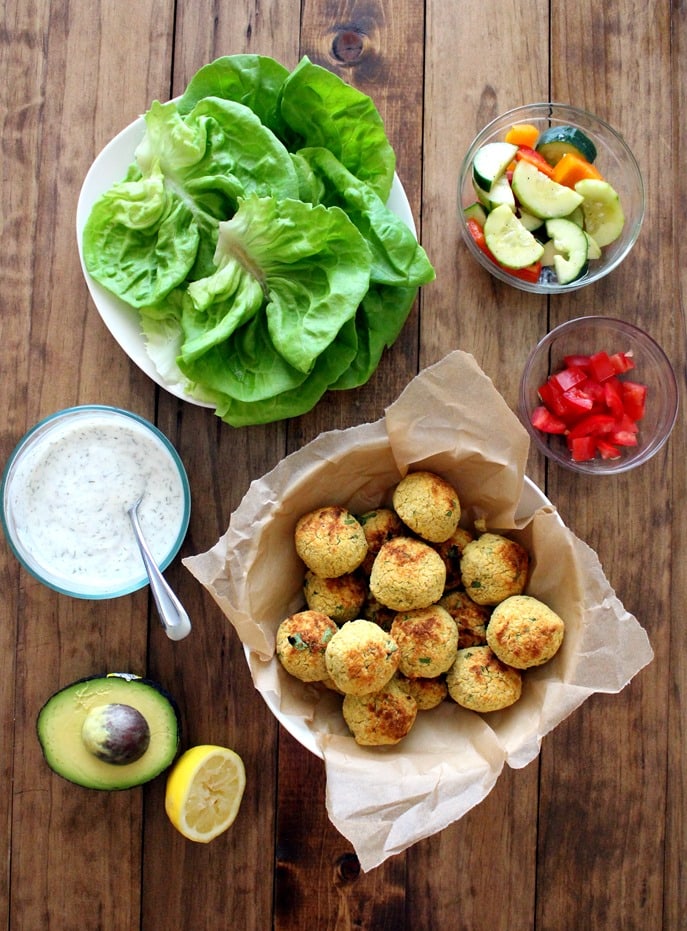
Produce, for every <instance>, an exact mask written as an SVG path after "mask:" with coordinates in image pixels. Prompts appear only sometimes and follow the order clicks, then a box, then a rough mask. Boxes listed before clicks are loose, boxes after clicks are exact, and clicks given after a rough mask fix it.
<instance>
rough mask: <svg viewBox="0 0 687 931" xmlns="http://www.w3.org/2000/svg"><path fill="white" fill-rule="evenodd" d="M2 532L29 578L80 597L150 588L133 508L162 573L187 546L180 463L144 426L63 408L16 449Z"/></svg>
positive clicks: (126, 415) (88, 408)
mask: <svg viewBox="0 0 687 931" xmlns="http://www.w3.org/2000/svg"><path fill="white" fill-rule="evenodd" d="M1 488H2V526H3V530H4V532H5V536H6V537H7V540H8V542H9V544H10V546H11V548H12V550H13V552H14V554H15V556H16V557H17V559H18V560H19V562H20V563H21V564H22V565H23V566H24V568H25V569H26V570H28V572H30V573H31V575H33V576H34V577H35V578H37V579H39V580H40V581H41V582H43V583H44V584H45V585H47V586H48V587H49V588H52V589H54V590H55V591H58V592H61V593H62V594H66V595H71V596H73V597H76V598H89V599H102V598H116V597H119V596H121V595H126V594H129V593H130V592H133V591H136V590H137V589H139V588H143V587H144V586H145V585H147V584H148V577H147V575H146V571H145V567H144V565H143V561H142V559H141V556H140V553H139V551H138V548H137V544H136V541H135V538H134V534H133V532H132V528H131V524H130V521H129V517H128V515H127V513H126V510H127V508H128V507H129V506H130V505H132V504H133V503H134V502H135V501H136V500H137V498H138V497H139V496H141V495H142V500H141V504H140V507H139V510H138V516H139V520H140V523H141V528H142V530H143V535H144V537H145V538H146V541H147V543H148V545H149V547H150V549H151V551H152V554H153V556H154V558H155V560H156V562H157V563H158V565H159V566H160V568H161V569H165V568H166V567H167V566H168V565H169V564H170V563H171V561H172V559H174V557H175V556H176V554H177V553H178V551H179V548H180V547H181V544H182V542H183V539H184V537H185V535H186V531H187V529H188V524H189V518H190V509H191V496H190V491H189V484H188V478H187V475H186V471H185V469H184V466H183V463H182V461H181V459H180V458H179V455H178V453H177V451H176V450H175V449H174V447H173V446H172V444H171V443H170V441H169V440H168V439H167V437H166V436H164V434H163V433H161V432H160V431H159V430H158V429H157V427H154V426H153V425H152V424H151V423H149V422H148V421H147V420H144V419H143V418H142V417H139V416H138V415H137V414H132V413H130V412H129V411H125V410H121V409H120V408H116V407H107V406H103V405H95V404H94V405H82V406H80V407H72V408H68V409H66V410H62V411H58V412H57V413H55V414H52V415H51V416H49V417H47V418H45V419H44V420H42V421H40V422H39V423H38V424H36V425H35V426H34V427H33V428H32V429H31V430H29V432H28V433H27V434H26V435H25V436H24V437H23V439H22V440H21V441H20V442H19V443H18V445H17V446H16V448H15V449H14V452H13V453H12V455H11V456H10V458H9V459H8V461H7V464H6V466H5V469H4V472H3V477H2V486H1Z"/></svg>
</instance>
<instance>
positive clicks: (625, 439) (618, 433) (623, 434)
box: [608, 430, 639, 446]
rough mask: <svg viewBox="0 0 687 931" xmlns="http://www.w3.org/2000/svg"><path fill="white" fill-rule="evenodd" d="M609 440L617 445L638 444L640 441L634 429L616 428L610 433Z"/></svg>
mask: <svg viewBox="0 0 687 931" xmlns="http://www.w3.org/2000/svg"><path fill="white" fill-rule="evenodd" d="M608 441H609V442H610V443H614V444H615V445H616V446H636V445H637V444H638V442H639V440H638V439H637V434H636V432H634V431H633V430H614V431H613V432H612V433H609V434H608Z"/></svg>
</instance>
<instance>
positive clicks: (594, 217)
mask: <svg viewBox="0 0 687 931" xmlns="http://www.w3.org/2000/svg"><path fill="white" fill-rule="evenodd" d="M575 191H576V193H578V194H581V195H582V212H583V213H584V228H585V230H586V231H587V232H588V233H589V235H590V236H592V237H593V238H594V239H595V240H596V243H597V245H598V246H600V247H603V246H607V245H609V243H612V242H613V241H614V240H616V239H617V238H618V236H620V234H621V233H622V231H623V226H624V225H625V214H624V212H623V207H622V204H621V203H620V197H618V193H617V192H616V191H615V189H614V188H612V187H611V185H610V184H609V183H608V182H607V181H598V180H596V178H585V179H584V181H578V182H577V184H576V185H575Z"/></svg>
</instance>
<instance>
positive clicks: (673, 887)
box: [650, 4, 687, 928]
mask: <svg viewBox="0 0 687 931" xmlns="http://www.w3.org/2000/svg"><path fill="white" fill-rule="evenodd" d="M666 28H667V29H668V31H669V34H670V36H671V43H670V47H669V48H667V47H666V46H665V44H664V45H663V46H662V50H661V61H662V62H665V65H664V67H667V68H668V69H669V74H670V93H671V104H672V105H671V107H670V124H668V122H667V114H666V117H665V119H666V125H665V126H664V130H663V131H664V132H665V133H666V136H665V138H666V140H667V146H666V148H667V152H668V153H673V154H671V155H670V157H669V158H667V159H666V160H667V162H668V163H669V164H670V166H671V167H672V184H673V185H674V186H675V187H674V190H675V199H674V201H673V203H674V205H675V206H674V208H673V210H672V222H671V220H670V219H669V217H670V215H671V211H669V212H668V217H666V220H665V222H664V225H663V226H662V228H661V232H663V233H664V234H665V236H667V239H666V240H663V242H664V243H667V245H663V246H662V249H664V250H665V251H666V252H668V253H669V254H672V256H673V266H672V267H673V269H674V271H673V274H674V275H675V279H674V284H673V288H672V289H671V291H672V292H673V293H674V295H675V306H676V313H677V316H678V319H677V321H676V326H675V332H674V335H673V336H672V338H670V336H669V337H668V345H669V346H671V348H673V351H674V352H675V353H676V361H677V363H678V376H679V384H680V411H681V413H680V415H679V417H678V423H677V427H676V430H675V433H674V435H673V437H672V438H671V449H672V470H671V471H670V472H669V473H667V477H668V481H669V483H670V489H671V497H670V499H669V502H668V503H667V507H666V511H665V515H664V518H663V519H664V520H666V521H668V520H670V521H671V527H672V530H671V539H670V554H671V555H670V557H669V558H670V563H671V584H670V588H669V602H668V603H669V605H670V606H671V607H672V610H671V613H670V615H669V617H670V621H669V622H666V621H664V622H663V624H664V625H666V626H669V643H668V650H669V652H668V663H669V669H670V674H669V685H668V696H667V697H668V708H667V723H668V734H667V742H668V772H667V785H666V791H667V799H666V824H665V866H664V891H663V915H664V927H666V928H678V927H679V926H680V923H681V922H684V919H685V915H687V876H686V874H685V861H686V860H687V762H686V761H687V753H686V752H685V709H686V708H687V628H686V627H685V624H684V623H682V606H683V605H685V604H687V542H686V541H685V535H684V533H683V532H682V512H681V510H680V509H679V506H678V507H674V508H673V509H671V508H670V502H684V501H685V500H687V469H685V458H684V449H685V444H686V443H687V435H686V434H687V430H686V427H685V415H684V411H685V405H686V404H687V397H686V392H685V371H686V366H685V351H686V350H685V309H686V307H685V295H687V244H686V243H685V237H684V236H683V235H682V233H681V230H682V210H683V207H684V204H685V203H687V180H686V179H685V176H684V170H683V166H684V164H685V158H686V157H687V123H686V122H685V119H684V114H685V113H687V19H686V17H685V15H684V9H680V7H679V6H678V7H676V6H675V5H673V4H671V5H670V23H669V25H667V26H666ZM654 183H657V184H659V186H660V184H661V182H660V179H658V178H656V179H655V182H654ZM650 196H651V194H650ZM662 206H663V207H664V209H665V207H667V205H662ZM657 239H658V237H657ZM654 242H655V243H656V244H657V245H659V244H660V243H659V242H657V240H654ZM667 265H668V263H667V262H666V266H665V269H666V272H667V274H668V275H670V274H671V273H670V271H668V267H667ZM668 280H669V281H670V280H671V278H668ZM655 300H656V298H655ZM658 306H660V307H663V306H664V304H663V297H662V296H661V298H660V304H659V305H658ZM677 308H679V310H677ZM664 483H665V479H664Z"/></svg>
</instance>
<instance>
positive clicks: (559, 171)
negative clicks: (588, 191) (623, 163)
mask: <svg viewBox="0 0 687 931" xmlns="http://www.w3.org/2000/svg"><path fill="white" fill-rule="evenodd" d="M551 177H552V178H553V180H554V181H557V182H558V183H559V184H563V185H565V187H571V188H574V187H575V185H576V184H577V182H578V181H582V180H584V179H585V178H594V179H596V180H598V181H602V180H603V177H602V175H601V172H600V171H599V169H598V168H596V167H595V166H594V165H592V163H591V162H588V161H587V159H586V158H583V157H582V156H581V155H577V154H575V152H566V153H565V155H562V156H561V157H560V159H559V160H558V162H556V164H555V166H554V169H553V174H552V175H551Z"/></svg>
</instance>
